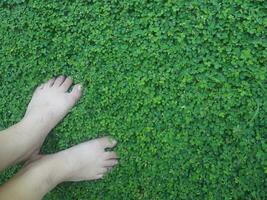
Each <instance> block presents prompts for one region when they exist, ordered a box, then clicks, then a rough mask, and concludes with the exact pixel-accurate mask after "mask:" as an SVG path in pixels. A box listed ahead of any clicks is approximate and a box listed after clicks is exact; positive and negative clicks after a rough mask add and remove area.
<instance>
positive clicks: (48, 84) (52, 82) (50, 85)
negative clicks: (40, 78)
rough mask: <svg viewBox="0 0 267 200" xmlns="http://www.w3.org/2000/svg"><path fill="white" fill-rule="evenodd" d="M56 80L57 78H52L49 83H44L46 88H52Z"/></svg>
mask: <svg viewBox="0 0 267 200" xmlns="http://www.w3.org/2000/svg"><path fill="white" fill-rule="evenodd" d="M55 80H56V79H55V78H52V79H50V80H49V81H47V82H46V83H44V88H48V87H52V86H53V84H54V82H55Z"/></svg>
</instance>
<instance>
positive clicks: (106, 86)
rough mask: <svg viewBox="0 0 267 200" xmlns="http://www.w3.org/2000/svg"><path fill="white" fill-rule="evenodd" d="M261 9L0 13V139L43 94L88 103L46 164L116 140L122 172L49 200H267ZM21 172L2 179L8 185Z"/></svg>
mask: <svg viewBox="0 0 267 200" xmlns="http://www.w3.org/2000/svg"><path fill="white" fill-rule="evenodd" d="M265 8H266V3H265V2H264V1H263V0H255V1H249V0H244V1H241V0H233V1H225V0H223V1H216V0H213V1H196V0H194V1H191V0H190V1H188V0H179V1H173V0H168V1H167V0H165V1H163V0H156V1H147V0H145V1H140V0H139V1H138V0H133V1H128V0H121V1H117V0H114V1H91V0H76V1H66V0H63V1H52V0H48V1H41V0H12V1H11V0H3V1H1V2H0V19H1V23H0V42H1V45H0V79H1V90H0V97H1V100H0V128H1V129H2V128H6V127H8V126H10V125H11V124H13V123H14V122H16V121H18V120H19V119H20V118H21V116H22V115H23V112H24V111H25V107H26V105H27V102H28V101H29V99H30V97H31V93H32V91H33V89H34V87H35V86H37V85H38V84H39V83H40V82H42V81H44V80H46V79H48V78H50V77H51V76H54V75H59V74H67V75H70V76H72V77H73V79H74V80H76V82H80V83H82V85H83V87H84V90H85V91H84V95H83V98H82V99H81V101H80V103H79V104H78V105H77V106H76V107H75V108H74V109H73V110H72V112H71V113H70V115H68V116H67V118H66V119H65V120H64V121H63V122H62V123H61V124H60V125H59V126H58V127H57V128H56V129H55V130H54V131H53V133H52V134H50V136H49V137H48V139H47V141H46V144H45V145H44V148H43V152H49V153H50V152H56V151H58V150H60V149H65V148H67V147H69V146H71V145H74V144H77V143H80V142H82V141H85V140H87V139H91V138H96V137H99V136H101V135H106V134H109V135H112V136H114V137H115V138H116V139H117V140H118V141H119V145H118V147H117V148H116V151H117V152H118V153H119V155H120V157H121V160H120V165H119V167H117V168H116V169H115V170H114V171H113V172H112V173H111V174H109V175H108V176H107V177H106V178H105V179H104V180H103V181H97V182H82V183H74V184H73V183H65V184H62V185H60V186H59V187H57V188H56V189H55V190H53V192H51V193H50V194H48V195H47V196H46V198H45V199H50V200H53V199H80V200H82V199H107V200H108V199H123V200H125V199H129V200H131V199H133V200H136V199H149V200H157V199H160V200H165V199H168V200H169V199H170V200H171V199H173V200H174V199H192V200H196V199H200V200H203V199H210V200H213V199H216V200H217V199H228V200H230V199H231V200H240V199H242V200H244V199H255V200H264V199H267V174H266V169H267V120H266V116H267V92H266V91H267V90H266V89H267V85H266V84H267V67H266V52H267V51H266V41H265V39H266V34H265V33H266V18H265V17H266V15H265V13H264V11H266V10H265ZM15 171H16V170H15V169H13V170H9V171H7V172H6V173H5V174H3V175H2V176H1V178H0V181H1V182H3V181H4V180H6V179H7V178H8V177H10V176H11V175H12V174H14V172H15Z"/></svg>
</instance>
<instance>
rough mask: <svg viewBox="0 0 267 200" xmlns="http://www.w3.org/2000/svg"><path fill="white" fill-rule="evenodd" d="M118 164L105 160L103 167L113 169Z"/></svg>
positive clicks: (115, 161)
mask: <svg viewBox="0 0 267 200" xmlns="http://www.w3.org/2000/svg"><path fill="white" fill-rule="evenodd" d="M117 164H118V161H117V160H115V159H112V160H106V161H105V162H104V166H105V167H113V166H114V165H117Z"/></svg>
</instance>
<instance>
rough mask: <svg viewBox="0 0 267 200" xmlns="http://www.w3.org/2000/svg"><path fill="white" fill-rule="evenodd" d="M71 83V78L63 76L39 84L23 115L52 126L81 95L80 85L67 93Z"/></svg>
mask: <svg viewBox="0 0 267 200" xmlns="http://www.w3.org/2000/svg"><path fill="white" fill-rule="evenodd" d="M71 85H72V80H71V79H70V78H69V77H67V78H65V77H64V76H59V77H57V78H56V79H55V78H54V79H51V80H49V81H48V82H46V83H44V84H41V85H40V86H39V87H38V88H37V89H36V90H35V92H34V94H33V97H32V99H31V101H30V103H29V105H28V108H27V111H26V114H25V117H32V118H38V119H41V120H42V121H45V122H47V121H49V124H46V125H47V126H49V127H51V128H53V127H54V126H55V125H56V124H57V123H58V122H59V121H60V120H61V119H63V118H64V117H65V115H66V114H67V113H68V111H69V110H70V109H71V108H72V107H73V106H74V104H75V103H76V102H77V101H78V100H79V98H80V97H81V85H79V84H78V85H75V86H74V87H73V89H72V91H71V92H70V93H69V92H67V91H68V89H69V88H70V87H71Z"/></svg>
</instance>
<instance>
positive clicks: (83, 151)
mask: <svg viewBox="0 0 267 200" xmlns="http://www.w3.org/2000/svg"><path fill="white" fill-rule="evenodd" d="M116 144H117V142H116V141H115V140H114V139H111V138H110V137H103V138H99V139H95V140H90V141H88V142H84V143H81V144H79V145H76V146H74V147H71V148H69V149H66V150H63V151H61V152H58V153H55V154H51V155H44V156H39V157H36V159H35V160H32V161H31V162H29V163H28V164H27V165H26V166H25V169H27V168H29V167H31V166H34V165H46V167H44V168H43V172H42V173H43V174H49V175H50V176H49V177H48V180H50V181H51V182H52V183H51V184H52V185H57V184H59V183H61V182H65V181H86V180H96V179H100V178H102V177H103V176H104V175H105V173H106V172H108V171H109V170H110V169H112V167H114V166H115V165H117V164H118V156H117V154H116V153H115V152H114V151H105V149H106V148H113V147H114V146H116ZM42 163H46V164H42ZM22 171H23V170H22Z"/></svg>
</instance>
